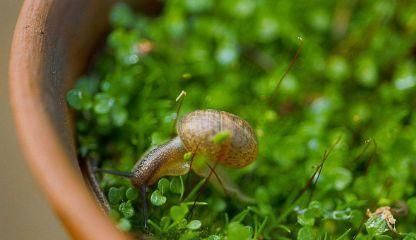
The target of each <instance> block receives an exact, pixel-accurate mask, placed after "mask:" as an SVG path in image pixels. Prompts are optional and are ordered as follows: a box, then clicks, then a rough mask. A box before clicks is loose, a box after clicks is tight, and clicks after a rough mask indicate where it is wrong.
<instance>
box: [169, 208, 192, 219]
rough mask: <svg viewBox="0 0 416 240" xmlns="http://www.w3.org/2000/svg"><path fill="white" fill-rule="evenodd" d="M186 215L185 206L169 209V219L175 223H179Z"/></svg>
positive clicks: (186, 209)
mask: <svg viewBox="0 0 416 240" xmlns="http://www.w3.org/2000/svg"><path fill="white" fill-rule="evenodd" d="M187 213H188V207H187V206H186V205H185V204H181V205H179V206H173V207H171V208H170V217H171V218H172V219H173V220H174V221H175V222H177V221H180V220H181V219H183V218H184V217H185V215H186V214H187Z"/></svg>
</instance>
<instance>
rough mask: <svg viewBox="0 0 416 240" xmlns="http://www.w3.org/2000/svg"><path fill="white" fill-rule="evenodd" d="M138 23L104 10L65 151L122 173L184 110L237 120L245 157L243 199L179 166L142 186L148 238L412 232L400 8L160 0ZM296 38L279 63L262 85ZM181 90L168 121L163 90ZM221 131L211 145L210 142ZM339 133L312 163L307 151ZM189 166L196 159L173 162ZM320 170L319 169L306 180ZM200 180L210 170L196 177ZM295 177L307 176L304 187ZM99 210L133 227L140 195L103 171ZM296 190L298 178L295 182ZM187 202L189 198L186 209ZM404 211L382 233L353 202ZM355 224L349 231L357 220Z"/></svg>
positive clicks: (409, 95) (414, 190) (414, 120)
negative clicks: (251, 153) (246, 131)
mask: <svg viewBox="0 0 416 240" xmlns="http://www.w3.org/2000/svg"><path fill="white" fill-rule="evenodd" d="M164 4H165V6H164V8H163V11H162V13H161V14H160V15H159V16H156V17H149V16H146V15H143V14H142V13H135V12H133V11H132V9H131V8H130V7H129V6H127V5H125V4H117V5H115V7H114V9H113V10H112V12H111V14H110V24H111V31H110V32H109V35H108V36H107V39H106V43H105V45H104V47H103V50H102V52H101V53H100V54H99V55H98V56H97V58H94V59H95V61H94V62H93V66H92V68H91V69H90V70H89V71H88V72H87V73H86V74H85V76H82V77H81V78H80V79H79V80H78V81H77V83H76V85H75V86H74V88H73V89H71V90H69V91H68V92H67V95H66V99H67V102H68V105H69V106H70V107H71V108H73V109H75V110H76V113H77V115H76V117H77V121H76V124H75V126H76V130H77V143H78V151H79V155H80V156H82V157H88V156H90V157H93V158H94V159H100V164H101V166H100V167H102V168H105V169H118V170H121V171H130V170H131V169H132V168H133V166H134V164H135V163H136V161H137V159H138V158H139V157H140V156H141V155H143V153H145V152H146V151H147V150H148V149H150V148H151V147H154V146H155V145H159V144H162V143H164V142H166V141H167V140H168V139H169V138H170V137H171V136H172V128H173V125H174V123H175V119H177V118H178V117H179V118H180V117H181V116H182V115H183V114H185V113H187V112H190V111H193V110H196V109H207V108H212V109H219V110H224V111H229V112H232V113H234V114H237V115H239V116H241V117H242V118H243V119H245V120H247V121H248V122H249V123H250V124H251V125H252V126H253V128H254V130H255V132H256V135H257V137H258V142H259V157H258V159H257V161H256V162H254V163H253V164H251V165H250V166H248V167H246V168H244V169H240V170H229V169H227V173H229V178H230V180H232V181H234V182H235V183H236V186H237V187H238V188H239V190H241V191H242V192H243V193H244V194H246V195H248V196H249V197H251V198H253V199H254V201H253V202H249V203H246V202H240V201H238V200H237V199H235V197H233V196H234V195H232V194H228V193H227V194H223V191H222V189H221V186H220V185H218V184H217V185H215V184H211V183H210V182H206V181H205V180H204V179H201V178H199V176H196V175H195V174H193V173H191V174H190V175H189V176H183V177H164V178H162V179H159V181H157V184H154V185H152V186H149V189H148V193H147V194H146V199H147V201H148V202H150V203H151V204H149V205H150V206H149V209H148V211H149V216H150V218H151V219H149V222H148V225H149V227H150V232H151V233H152V234H154V235H155V236H156V237H157V238H160V239H209V240H218V239H251V238H253V239H296V238H297V239H352V238H353V237H354V236H356V239H371V238H373V239H391V238H393V239H396V238H404V239H414V238H415V233H411V232H412V231H413V232H414V223H415V222H416V200H415V199H416V187H415V183H416V175H415V174H414V173H415V172H416V165H415V162H416V161H415V156H416V147H415V146H416V130H415V129H416V115H415V114H414V109H415V106H416V101H415V99H416V91H415V89H416V77H415V76H416V64H415V54H414V52H415V51H414V49H415V45H414V43H415V42H416V2H414V1H391V0H378V1H372V0H363V1H330V0H324V1H319V3H318V2H317V1H307V0H295V1H272V0H262V1H251V0H234V1H219V0H204V1H193V0H173V1H164ZM298 36H302V37H303V39H304V42H303V46H302V51H301V52H300V55H299V57H298V59H297V62H296V63H295V65H294V67H293V68H292V70H291V71H290V72H289V73H288V74H287V76H286V77H285V78H284V79H283V81H282V83H281V85H280V86H279V87H278V89H276V86H277V82H278V81H279V79H280V78H281V76H282V75H283V73H284V72H285V70H286V68H287V66H288V65H289V64H290V62H291V59H292V57H293V55H294V53H295V52H296V50H297V49H298V47H299V46H300V44H301V43H300V42H299V40H298ZM182 90H185V91H186V92H187V96H186V98H184V101H183V104H182V108H181V111H180V116H176V109H177V105H178V103H177V102H176V101H175V99H176V97H177V96H178V93H179V92H181V91H182ZM228 137H229V136H228V134H226V133H221V134H218V135H217V136H215V137H214V139H212V140H213V141H214V142H216V143H219V144H221V143H223V142H224V141H225V140H226V139H227V138H228ZM338 138H341V140H340V142H339V144H337V145H336V146H335V147H334V149H332V151H331V153H330V154H329V155H328V156H327V160H326V161H325V163H324V166H323V167H322V168H320V167H318V166H319V164H320V163H321V161H322V158H323V155H324V154H325V152H327V150H328V149H329V148H330V146H332V145H333V144H334V142H335V141H336V140H337V139H338ZM191 160H192V166H193V168H194V169H197V168H199V169H203V168H204V167H206V163H207V162H208V161H209V159H208V158H207V157H206V156H203V155H201V156H195V158H194V157H193V156H192V153H191V152H190V153H187V154H185V155H184V161H189V162H190V161H191ZM316 169H318V170H319V169H320V172H319V177H318V175H315V176H314V177H313V178H311V176H313V174H314V172H315V171H316ZM212 177H215V176H212ZM308 183H309V185H308ZM100 186H101V187H102V189H103V191H104V192H105V193H106V195H107V197H108V200H109V203H110V205H111V210H110V212H109V215H110V217H111V218H112V219H113V220H114V221H115V222H116V223H117V226H118V228H120V229H122V230H123V231H131V232H137V231H143V230H144V229H143V226H144V222H143V217H142V204H143V203H142V198H141V195H139V191H138V189H134V187H133V186H132V185H131V183H130V182H129V180H127V179H124V178H120V177H117V176H112V175H103V176H102V177H101V178H100ZM305 186H306V187H305ZM194 202H195V203H194ZM383 205H390V206H392V207H395V208H402V207H403V206H404V207H405V208H406V209H408V214H407V215H404V216H401V217H400V218H397V226H396V227H397V233H393V232H392V231H391V230H390V229H389V228H388V226H387V225H386V221H385V220H384V219H382V218H380V217H375V216H373V217H371V218H368V217H366V215H365V212H366V209H370V210H372V211H373V210H375V208H377V207H379V206H383ZM362 223H364V225H363V226H362V227H360V226H361V225H362Z"/></svg>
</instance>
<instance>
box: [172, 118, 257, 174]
mask: <svg viewBox="0 0 416 240" xmlns="http://www.w3.org/2000/svg"><path fill="white" fill-rule="evenodd" d="M176 129H177V131H178V135H179V137H180V139H181V141H182V143H183V145H184V146H185V148H186V150H187V151H192V152H195V153H197V154H200V153H202V154H205V155H206V156H208V157H209V158H210V159H211V160H213V161H218V162H219V163H221V164H223V165H225V166H227V167H232V168H241V167H244V166H246V165H248V164H250V163H251V162H253V161H254V160H255V159H256V157H257V154H258V144H257V139H256V135H255V134H254V131H253V129H252V128H251V126H250V124H249V123H248V122H246V121H245V120H243V119H241V118H240V117H238V116H236V115H234V114H231V113H228V112H224V111H217V110H197V111H194V112H191V113H189V114H187V115H186V116H184V117H183V118H182V119H181V120H180V121H179V122H178V123H177V127H176ZM224 131H227V132H229V134H230V137H229V139H228V140H227V141H226V142H225V143H223V144H217V143H214V142H213V141H212V139H213V137H214V136H216V135H217V134H218V133H220V132H224Z"/></svg>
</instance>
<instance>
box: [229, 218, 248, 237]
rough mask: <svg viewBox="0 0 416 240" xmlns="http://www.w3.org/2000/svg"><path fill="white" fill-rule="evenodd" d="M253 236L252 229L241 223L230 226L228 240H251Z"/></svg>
mask: <svg viewBox="0 0 416 240" xmlns="http://www.w3.org/2000/svg"><path fill="white" fill-rule="evenodd" d="M251 235H252V233H251V228H250V227H248V226H244V225H242V224H241V223H239V222H231V223H230V224H228V233H227V237H228V240H249V239H251Z"/></svg>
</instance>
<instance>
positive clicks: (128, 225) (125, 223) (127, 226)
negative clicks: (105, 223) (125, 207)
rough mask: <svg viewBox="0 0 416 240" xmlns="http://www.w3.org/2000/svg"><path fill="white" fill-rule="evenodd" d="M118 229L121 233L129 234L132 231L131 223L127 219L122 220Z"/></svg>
mask: <svg viewBox="0 0 416 240" xmlns="http://www.w3.org/2000/svg"><path fill="white" fill-rule="evenodd" d="M117 228H118V229H120V230H121V231H124V232H128V231H130V229H131V223H130V221H129V220H128V219H126V218H121V219H120V221H118V224H117Z"/></svg>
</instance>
